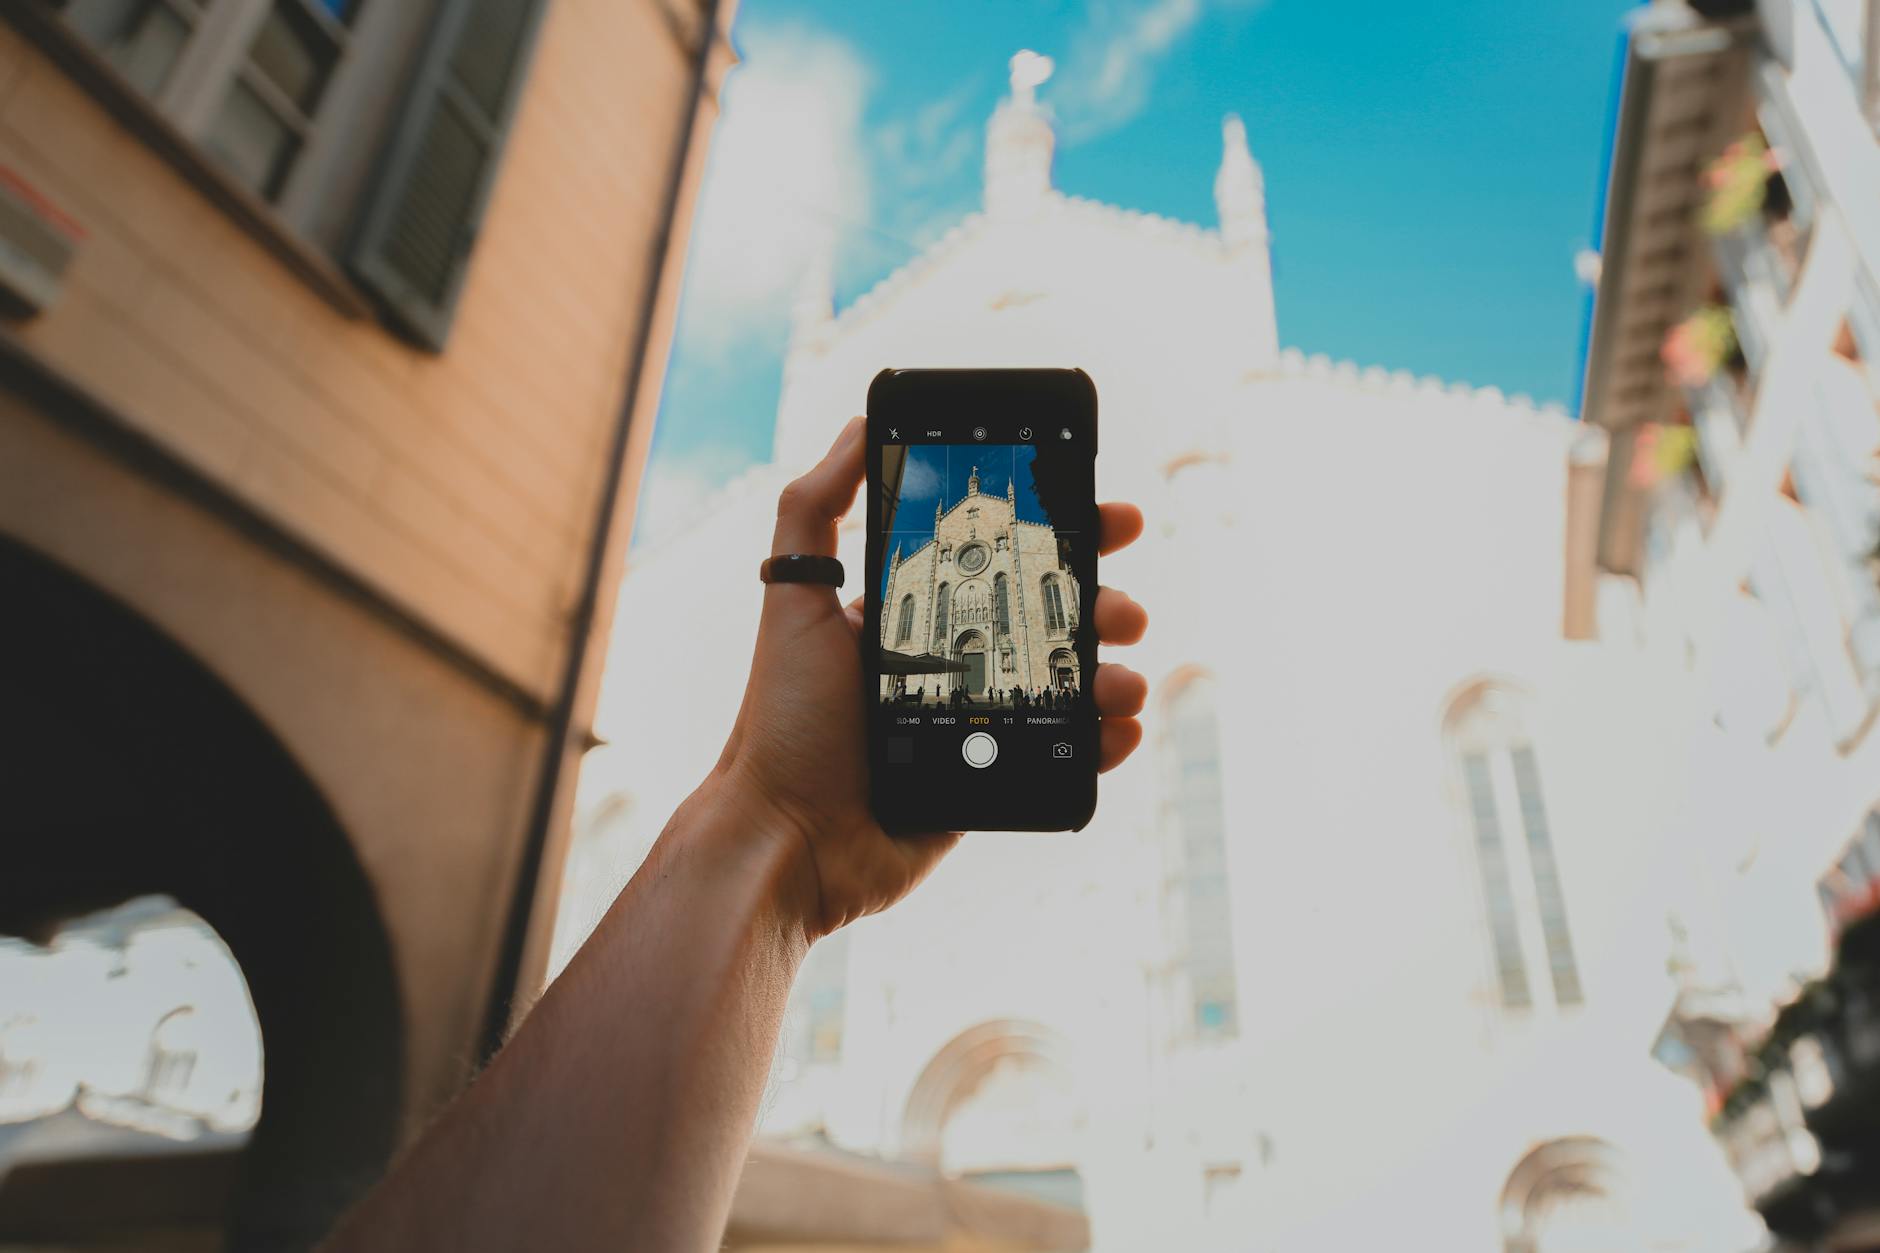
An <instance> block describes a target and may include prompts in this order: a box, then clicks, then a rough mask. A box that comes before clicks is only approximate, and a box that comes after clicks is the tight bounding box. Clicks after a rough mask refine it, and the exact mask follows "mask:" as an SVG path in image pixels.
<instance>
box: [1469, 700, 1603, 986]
mask: <svg viewBox="0 0 1880 1253" xmlns="http://www.w3.org/2000/svg"><path fill="white" fill-rule="evenodd" d="M1524 705H1525V701H1524V699H1523V698H1522V696H1521V695H1520V693H1518V692H1516V691H1514V690H1512V689H1510V688H1506V687H1500V686H1496V685H1493V684H1483V685H1481V686H1478V687H1475V688H1472V689H1471V690H1470V691H1469V692H1467V693H1466V694H1464V695H1463V696H1462V697H1461V698H1459V699H1458V700H1457V701H1456V703H1455V704H1454V705H1453V706H1451V708H1450V710H1449V714H1448V717H1447V718H1445V720H1444V726H1445V730H1446V733H1447V735H1448V739H1449V749H1450V755H1451V757H1452V758H1453V759H1454V763H1455V769H1456V772H1457V777H1458V779H1459V782H1460V783H1461V787H1462V793H1463V800H1464V807H1465V809H1466V812H1467V815H1468V822H1469V827H1470V833H1471V835H1472V837H1473V838H1472V840H1471V843H1472V845H1473V847H1474V852H1475V862H1476V869H1477V872H1478V873H1479V874H1480V876H1481V884H1482V900H1483V909H1484V913H1485V915H1486V921H1487V924H1488V941H1489V951H1490V956H1491V957H1492V959H1493V962H1494V967H1495V981H1496V987H1497V989H1498V991H1499V993H1500V996H1501V1003H1502V1006H1503V1008H1506V1009H1525V1008H1527V1007H1529V1006H1530V1005H1532V1004H1533V1003H1534V990H1535V984H1536V983H1537V979H1536V978H1535V977H1534V976H1533V974H1531V972H1530V967H1531V966H1533V965H1544V966H1545V968H1546V971H1547V986H1550V987H1551V988H1552V990H1553V998H1554V1003H1555V1004H1556V1005H1577V1004H1579V1003H1580V1001H1581V1000H1582V991H1581V987H1580V973H1579V967H1578V965H1577V963H1576V961H1575V959H1574V953H1573V936H1572V930H1571V928H1570V926H1569V924H1568V919H1567V903H1566V894H1565V892H1564V891H1563V889H1562V886H1561V881H1560V868H1559V864H1558V862H1557V861H1556V859H1555V856H1554V841H1553V833H1552V831H1551V829H1550V827H1549V824H1548V818H1547V806H1546V803H1545V801H1544V800H1543V798H1542V795H1541V779H1540V761H1539V758H1538V757H1537V756H1536V754H1535V752H1534V746H1533V743H1532V742H1531V741H1530V739H1529V737H1528V733H1527V729H1526V724H1525V719H1524V718H1523V713H1524ZM1531 954H1532V955H1537V956H1540V957H1543V958H1544V962H1532V961H1530V955H1531Z"/></svg>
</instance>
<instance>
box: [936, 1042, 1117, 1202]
mask: <svg viewBox="0 0 1880 1253" xmlns="http://www.w3.org/2000/svg"><path fill="white" fill-rule="evenodd" d="M1074 1073H1075V1072H1074V1070H1073V1067H1072V1062H1071V1056H1070V1046H1069V1044H1068V1043H1067V1042H1066V1041H1065V1040H1064V1038H1063V1037H1062V1036H1060V1035H1058V1033H1056V1032H1054V1031H1052V1030H1050V1029H1049V1028H1046V1027H1044V1026H1041V1025H1039V1024H1038V1023H1035V1022H1024V1021H1019V1020H1013V1019H999V1020H995V1021H992V1022H984V1023H980V1024H979V1025H978V1026H975V1027H970V1028H968V1029H967V1030H965V1031H962V1032H961V1033H960V1034H958V1035H956V1036H954V1037H953V1038H952V1039H951V1040H949V1041H947V1043H946V1044H945V1045H944V1046H942V1047H941V1049H940V1050H939V1052H937V1053H935V1054H934V1056H933V1058H932V1060H930V1061H929V1062H928V1063H927V1065H926V1067H925V1068H924V1069H923V1070H922V1071H921V1074H920V1077H919V1079H917V1080H916V1081H915V1083H914V1088H913V1091H912V1092H910V1093H909V1094H908V1098H907V1106H906V1108H905V1110H904V1112H903V1114H902V1117H901V1154H902V1156H903V1157H905V1158H907V1159H908V1160H910V1161H915V1162H920V1163H922V1164H925V1165H929V1166H937V1167H942V1168H944V1169H946V1170H947V1171H948V1172H949V1173H955V1174H970V1175H975V1176H980V1177H984V1176H987V1175H1001V1176H1006V1177H1008V1178H1010V1177H1016V1176H1022V1175H1027V1174H1029V1175H1034V1176H1044V1175H1052V1176H1064V1175H1066V1173H1067V1172H1068V1173H1069V1174H1071V1175H1074V1174H1075V1170H1074V1167H1073V1164H1072V1160H1071V1159H1072V1158H1073V1156H1074V1154H1075V1152H1076V1145H1077V1144H1078V1142H1079V1141H1081V1139H1082V1138H1083V1131H1084V1127H1083V1113H1082V1107H1081V1104H1080V1102H1079V1099H1078V1094H1077V1092H1076V1089H1075V1084H1074V1081H1073V1075H1074ZM1059 1185H1061V1180H1053V1181H1051V1182H1050V1183H1049V1184H1047V1185H1046V1186H1045V1187H1044V1188H1042V1189H1039V1190H1040V1191H1042V1192H1044V1193H1046V1194H1049V1193H1050V1192H1051V1191H1052V1189H1053V1187H1055V1186H1059ZM1053 1199H1057V1200H1060V1201H1062V1200H1067V1199H1068V1198H1067V1197H1065V1196H1062V1195H1058V1196H1055V1197H1054V1198H1053ZM1079 1203H1080V1204H1081V1202H1079Z"/></svg>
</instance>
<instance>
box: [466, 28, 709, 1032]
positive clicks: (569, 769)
mask: <svg viewBox="0 0 1880 1253" xmlns="http://www.w3.org/2000/svg"><path fill="white" fill-rule="evenodd" d="M725 3H726V0H706V2H705V6H704V25H703V33H702V35H701V37H700V39H699V47H698V52H697V54H696V56H695V58H694V60H693V64H692V74H691V84H692V96H691V100H690V101H689V102H688V103H687V106H686V109H685V113H684V116H683V118H682V120H681V122H680V126H679V133H678V136H677V142H676V143H675V144H674V145H673V154H672V166H671V168H670V170H668V172H667V176H666V190H665V195H664V197H663V199H662V201H661V207H660V221H659V232H658V234H657V235H656V236H655V237H654V239H653V245H652V252H651V256H650V257H649V259H648V265H647V278H646V286H645V289H644V290H643V291H642V292H641V293H640V301H639V306H640V317H639V324H638V326H637V327H636V329H635V331H634V343H633V352H632V354H631V355H630V356H629V357H628V360H627V377H626V392H625V394H624V395H623V396H622V397H621V401H620V412H619V414H618V415H617V416H616V417H615V419H614V429H613V434H612V436H611V438H610V439H609V442H608V446H607V478H606V481H605V483H604V484H603V485H602V488H601V498H600V504H599V506H598V509H597V511H596V514H595V518H594V526H593V529H592V531H591V532H590V538H589V541H588V549H587V558H586V561H585V563H584V567H583V574H582V580H581V597H580V600H579V601H578V602H577V603H576V606H575V611H574V614H573V617H572V624H571V629H570V631H569V635H568V660H567V664H566V666H565V667H564V668H563V671H562V676H561V684H560V687H559V688H558V689H557V691H556V695H555V704H554V706H553V707H552V708H551V709H550V711H549V717H548V736H547V741H546V743H545V744H544V746H543V750H542V769H541V775H540V781H539V782H538V783H537V785H536V790H535V799H534V801H533V803H532V804H531V807H530V810H529V826H528V831H527V833H526V835H525V836H524V840H523V846H522V858H521V862H520V864H519V865H518V867H517V870H516V883H515V888H514V890H513V892H512V893H511V895H510V899H509V915H508V918H507V919H506V920H505V922H504V925H503V935H502V942H501V947H500V948H499V949H498V950H497V954H496V969H495V972H494V975H493V977H492V979H491V981H490V998H489V1005H488V1010H487V1012H486V1014H485V1017H484V1022H483V1034H482V1039H481V1050H480V1051H481V1054H482V1056H483V1057H484V1058H485V1059H487V1058H489V1057H490V1056H493V1055H494V1054H495V1052H496V1050H497V1049H499V1048H501V1047H502V1044H503V1041H504V1040H505V1039H507V1038H508V1035H509V1031H510V1028H511V1026H512V1025H513V1024H514V1022H515V1021H516V1019H517V1018H518V1016H519V1014H518V1010H519V1009H520V1007H521V1006H522V1005H524V1004H526V1002H527V1000H528V999H529V997H530V996H531V995H532V994H533V992H534V989H533V988H530V989H526V990H525V989H523V988H521V987H520V986H519V985H520V983H521V980H522V977H523V975H524V973H525V961H526V959H527V956H528V947H529V935H530V924H531V922H532V921H533V919H534V916H535V911H536V905H537V896H538V894H539V892H540V889H541V878H542V860H543V858H544V856H545V855H546V854H547V851H548V846H549V839H550V837H551V836H552V835H553V834H554V827H555V815H556V813H557V812H558V811H559V810H560V809H561V808H562V799H563V794H564V792H565V791H566V790H567V789H568V788H570V787H572V786H573V783H574V774H575V772H576V770H577V769H578V768H579V765H580V755H581V752H582V751H584V750H585V749H586V748H587V747H588V745H587V744H586V743H582V744H579V745H576V744H574V743H572V742H571V741H572V740H573V739H574V737H575V735H576V727H575V710H576V707H577V705H578V704H579V703H580V698H581V693H582V690H583V688H584V686H585V685H586V683H587V681H588V678H589V675H588V669H589V663H590V660H591V659H590V657H589V653H590V652H591V651H592V649H593V644H594V626H595V621H596V619H597V618H598V617H599V614H600V597H601V590H602V588H603V586H604V585H605V584H606V581H607V580H606V573H607V554H608V553H609V552H611V551H614V549H615V547H616V541H617V540H618V539H619V538H620V537H619V534H618V532H619V531H620V530H622V529H623V528H625V527H626V526H627V525H628V521H629V520H628V519H626V518H623V517H621V516H620V509H619V505H620V493H621V488H622V486H623V480H624V479H625V478H626V461H627V446H628V440H629V438H630V435H631V433H632V427H633V411H634V408H635V405H636V404H637V403H638V400H639V396H640V388H641V386H642V385H643V383H644V382H645V377H646V370H647V367H648V364H649V363H648V361H647V359H646V358H647V347H648V344H649V343H650V342H651V340H652V336H653V323H654V317H655V313H656V310H657V308H658V305H659V299H660V295H661V289H662V285H663V283H664V280H665V277H666V261H667V259H668V258H667V252H668V250H669V249H670V248H671V246H672V238H673V232H674V226H675V224H676V222H675V220H676V218H677V216H678V206H679V200H680V197H681V196H682V195H683V193H684V190H685V176H686V165H687V163H688V161H689V160H690V158H691V157H692V155H693V152H692V148H693V143H694V135H695V133H696V131H697V129H698V121H699V114H700V112H701V110H702V109H703V107H704V99H705V91H706V87H707V84H708V83H709V81H710V73H711V59H712V53H713V52H714V51H715V50H716V49H717V46H718V40H719V33H718V18H719V14H720V12H721V10H722V9H723V7H724V5H725ZM582 734H583V735H585V731H583V732H582ZM571 750H574V751H572V752H571ZM570 757H572V758H573V760H572V761H570Z"/></svg>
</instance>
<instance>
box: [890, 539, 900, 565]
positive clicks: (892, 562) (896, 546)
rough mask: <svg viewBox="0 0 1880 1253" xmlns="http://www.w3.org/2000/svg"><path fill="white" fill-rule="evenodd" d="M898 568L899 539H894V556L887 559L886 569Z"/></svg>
mask: <svg viewBox="0 0 1880 1253" xmlns="http://www.w3.org/2000/svg"><path fill="white" fill-rule="evenodd" d="M900 568H901V543H900V541H899V540H896V541H895V544H894V556H893V557H891V558H889V560H888V569H889V570H891V571H892V570H899V569H900Z"/></svg>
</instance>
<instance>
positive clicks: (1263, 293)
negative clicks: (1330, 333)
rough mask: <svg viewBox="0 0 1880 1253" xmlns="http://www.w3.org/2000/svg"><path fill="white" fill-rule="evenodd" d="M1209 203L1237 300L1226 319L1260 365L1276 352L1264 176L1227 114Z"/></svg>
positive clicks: (1236, 120)
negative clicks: (1218, 225)
mask: <svg viewBox="0 0 1880 1253" xmlns="http://www.w3.org/2000/svg"><path fill="white" fill-rule="evenodd" d="M1214 207H1215V210H1216V211H1217V212H1218V213H1219V214H1220V218H1221V251H1222V254H1223V259H1224V261H1225V262H1226V265H1227V268H1228V270H1229V271H1230V272H1231V273H1232V274H1233V275H1234V280H1233V288H1234V291H1235V293H1236V302H1237V303H1238V305H1239V309H1238V311H1237V313H1236V314H1235V315H1234V316H1233V319H1232V320H1233V322H1234V323H1236V324H1237V325H1238V327H1239V333H1240V334H1241V335H1243V336H1244V337H1245V339H1244V341H1243V342H1244V343H1246V345H1247V347H1248V348H1249V350H1250V351H1251V354H1252V356H1251V360H1250V361H1249V362H1248V364H1249V365H1251V366H1252V367H1253V368H1255V369H1264V368H1267V367H1269V366H1271V365H1272V363H1273V362H1274V361H1276V360H1277V359H1278V357H1279V319H1278V314H1277V312H1276V311H1275V308H1274V303H1273V256H1272V252H1271V249H1270V247H1269V244H1268V234H1267V226H1266V180H1265V179H1264V178H1263V177H1261V175H1260V167H1259V166H1258V165H1257V164H1256V163H1255V162H1254V159H1253V153H1252V152H1250V151H1249V150H1248V148H1247V128H1246V126H1245V125H1244V124H1243V123H1242V122H1241V120H1240V119H1239V118H1238V117H1236V116H1235V115H1234V114H1232V113H1230V114H1228V115H1227V116H1226V117H1225V118H1223V119H1222V120H1221V168H1220V170H1219V172H1218V173H1216V174H1215V176H1214Z"/></svg>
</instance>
